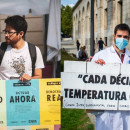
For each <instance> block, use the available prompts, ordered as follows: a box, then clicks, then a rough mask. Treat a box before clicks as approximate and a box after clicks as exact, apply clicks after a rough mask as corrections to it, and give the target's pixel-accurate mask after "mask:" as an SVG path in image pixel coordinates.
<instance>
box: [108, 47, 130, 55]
mask: <svg viewBox="0 0 130 130" xmlns="http://www.w3.org/2000/svg"><path fill="white" fill-rule="evenodd" d="M110 51H111V52H112V53H116V50H115V49H114V47H113V45H111V47H110ZM125 55H128V56H129V57H130V52H129V51H128V50H127V49H126V48H125Z"/></svg>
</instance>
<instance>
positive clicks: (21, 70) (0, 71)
mask: <svg viewBox="0 0 130 130" xmlns="http://www.w3.org/2000/svg"><path fill="white" fill-rule="evenodd" d="M5 23H6V27H5V29H4V30H3V32H4V34H5V40H6V42H3V43H1V45H0V46H1V47H0V63H1V66H0V79H1V80H8V79H20V80H21V81H28V80H31V79H39V78H42V68H44V63H43V59H42V55H41V52H40V50H39V48H38V47H37V46H34V45H33V44H31V43H28V42H26V41H24V36H25V34H26V31H27V22H26V20H25V19H24V18H23V17H21V16H19V15H15V16H11V17H8V18H7V19H5ZM31 51H33V52H31ZM32 54H35V57H33V58H32ZM32 63H33V65H32Z"/></svg>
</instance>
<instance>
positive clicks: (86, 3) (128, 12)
mask: <svg viewBox="0 0 130 130" xmlns="http://www.w3.org/2000/svg"><path fill="white" fill-rule="evenodd" d="M90 12H91V0H78V2H77V3H76V5H75V6H74V8H73V42H74V43H76V40H79V41H80V43H81V46H84V45H85V46H86V49H87V52H88V54H89V55H90V37H91V36H90V28H91V23H90V20H91V15H90ZM120 23H126V24H128V25H129V26H130V0H94V40H95V48H96V44H97V42H98V40H99V39H100V37H101V38H102V39H103V40H104V42H105V43H106V44H107V46H110V45H112V44H113V37H112V35H113V34H114V28H115V26H116V25H117V24H120ZM128 49H129V50H130V44H129V45H128Z"/></svg>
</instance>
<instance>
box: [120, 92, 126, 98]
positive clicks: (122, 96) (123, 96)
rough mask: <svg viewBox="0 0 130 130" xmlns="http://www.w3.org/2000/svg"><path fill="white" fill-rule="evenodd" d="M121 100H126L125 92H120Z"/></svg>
mask: <svg viewBox="0 0 130 130" xmlns="http://www.w3.org/2000/svg"><path fill="white" fill-rule="evenodd" d="M121 100H127V99H126V93H125V92H122V95H121Z"/></svg>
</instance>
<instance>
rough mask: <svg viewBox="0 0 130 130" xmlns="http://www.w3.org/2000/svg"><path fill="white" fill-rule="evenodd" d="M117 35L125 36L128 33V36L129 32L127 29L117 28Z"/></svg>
mask: <svg viewBox="0 0 130 130" xmlns="http://www.w3.org/2000/svg"><path fill="white" fill-rule="evenodd" d="M116 35H123V36H124V35H125V36H126V35H127V36H129V32H128V31H126V30H117V32H116Z"/></svg>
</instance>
